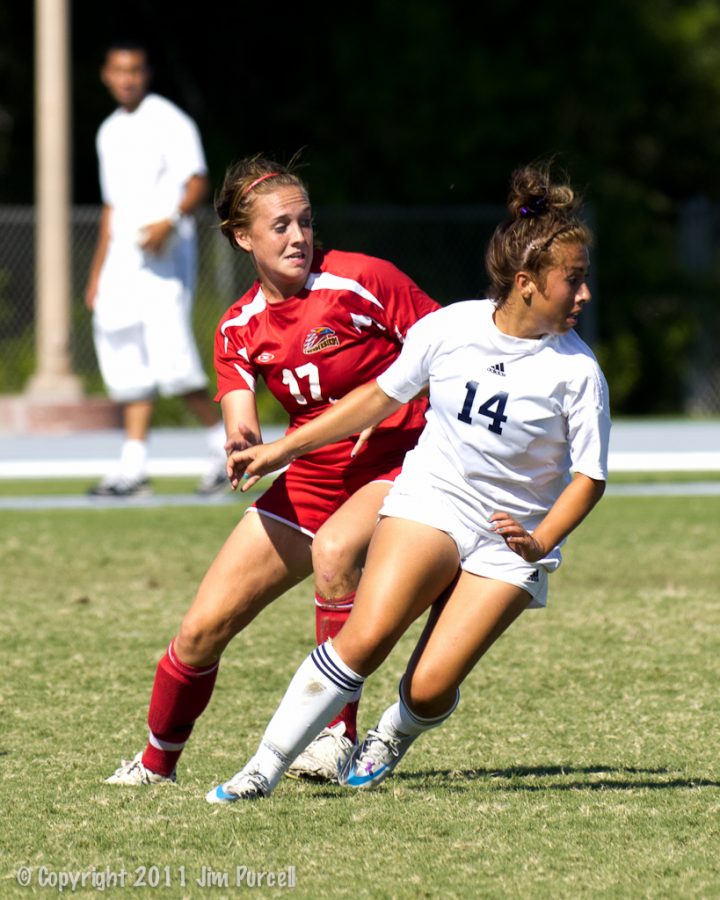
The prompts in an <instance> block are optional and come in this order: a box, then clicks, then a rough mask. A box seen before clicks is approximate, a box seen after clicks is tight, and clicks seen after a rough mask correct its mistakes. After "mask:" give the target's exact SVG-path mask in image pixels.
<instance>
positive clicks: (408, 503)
mask: <svg viewBox="0 0 720 900" xmlns="http://www.w3.org/2000/svg"><path fill="white" fill-rule="evenodd" d="M405 474H406V473H405V472H402V473H401V474H400V476H399V478H398V479H397V480H396V481H395V483H394V485H393V487H392V488H391V490H390V493H389V494H388V495H387V497H386V498H385V502H384V503H383V505H382V508H381V509H380V515H381V516H391V517H394V518H398V519H409V520H410V521H412V522H420V523H422V524H423V525H430V526H431V527H432V528H437V529H438V530H439V531H444V532H445V533H446V534H447V535H449V536H450V537H451V538H452V539H453V541H455V544H456V546H457V548H458V553H459V554H460V566H461V568H462V569H463V571H465V572H470V573H471V574H473V575H481V576H483V577H485V578H492V579H494V580H495V581H504V582H507V583H508V584H513V585H516V586H517V587H519V588H522V589H523V590H524V591H527V592H528V594H530V596H531V597H532V601H531V602H530V603H529V604H528V607H529V608H533V607H535V608H537V607H543V606H545V605H546V604H547V592H548V571H551V570H553V569H555V568H557V566H558V565H559V564H560V557H559V553H557V554H556V553H554V554H553V556H552V558H549V559H546V560H542V561H540V562H536V563H528V562H525V560H524V559H523V558H522V557H521V556H518V554H517V553H514V552H513V551H512V550H511V549H510V548H509V547H508V546H507V544H506V543H505V541H504V540H503V539H502V538H501V537H500V536H499V535H497V534H495V532H493V531H490V529H489V527H488V526H487V524H482V523H479V522H473V521H471V520H469V519H468V517H467V516H466V515H464V514H463V512H462V511H461V509H460V508H459V506H458V505H456V504H454V503H453V501H452V498H450V497H448V496H447V495H446V494H444V493H443V492H442V491H441V490H439V489H437V488H435V487H432V486H428V485H427V484H425V485H424V486H423V489H422V490H412V489H411V488H412V483H411V480H410V479H409V478H403V476H404V475H405ZM408 482H410V483H408Z"/></svg>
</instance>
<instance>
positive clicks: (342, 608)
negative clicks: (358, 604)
mask: <svg viewBox="0 0 720 900" xmlns="http://www.w3.org/2000/svg"><path fill="white" fill-rule="evenodd" d="M354 599H355V591H353V592H352V594H347V595H346V596H345V597H337V598H336V599H333V600H328V599H327V598H325V597H321V596H320V595H319V594H315V639H316V640H317V642H318V644H324V643H325V641H326V640H327V639H328V638H334V637H335V635H336V634H338V633H339V632H340V629H341V628H342V627H343V625H344V624H345V622H347V619H348V616H349V615H350V610H351V609H352V605H353V600H354ZM359 703H360V701H359V700H354V701H353V702H352V703H348V704H347V705H346V706H344V707H343V708H342V709H341V710H340V712H339V713H338V715H337V716H335V718H334V719H333V720H332V722H328V728H331V727H332V726H333V725H337V724H338V722H344V723H345V735H346V737H348V738H349V739H350V740H351V741H353V742H355V741H356V740H357V710H358V705H359Z"/></svg>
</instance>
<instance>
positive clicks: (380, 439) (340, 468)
mask: <svg viewBox="0 0 720 900" xmlns="http://www.w3.org/2000/svg"><path fill="white" fill-rule="evenodd" d="M421 431H422V428H413V429H405V430H402V431H399V430H392V431H386V432H383V433H380V432H376V433H375V434H373V435H372V437H371V438H370V440H369V441H368V444H367V445H366V446H365V448H364V449H363V450H361V452H360V453H359V454H358V455H357V456H356V457H355V458H352V457H351V456H350V452H351V451H352V448H353V447H354V446H355V442H356V440H357V439H356V438H348V439H346V440H344V441H340V442H338V443H337V444H331V445H329V446H328V447H323V448H322V449H321V450H316V451H315V452H314V453H309V454H308V455H307V456H302V457H300V458H299V459H296V460H294V461H293V462H292V463H290V466H289V467H288V468H287V469H286V471H285V472H282V473H281V474H280V475H278V477H277V478H276V479H275V481H274V482H273V483H272V485H271V487H269V488H268V489H267V491H265V493H264V494H263V495H262V497H260V498H259V499H258V500H257V501H256V502H255V503H253V505H252V506H251V507H250V509H254V510H257V512H260V513H262V514H263V515H266V516H270V517H271V518H273V519H278V520H279V521H280V522H284V523H285V524H286V525H289V526H290V527H291V528H297V529H298V530H299V531H302V532H303V533H304V534H307V535H309V536H310V537H315V533H316V532H317V530H318V529H319V528H320V526H321V525H323V524H324V523H325V521H326V520H327V519H329V518H330V516H331V515H332V514H333V513H334V512H335V511H336V510H337V509H339V508H340V507H341V506H342V504H343V503H344V502H345V501H346V500H347V499H348V497H352V495H353V494H354V493H355V492H356V491H358V490H359V489H360V488H361V487H364V486H365V485H366V484H370V482H373V481H388V482H393V481H394V480H395V478H396V477H397V475H398V474H399V473H400V469H401V467H402V462H403V459H404V457H405V454H406V453H407V451H408V450H410V449H412V447H414V446H415V444H416V443H417V441H418V438H419V437H420V433H421Z"/></svg>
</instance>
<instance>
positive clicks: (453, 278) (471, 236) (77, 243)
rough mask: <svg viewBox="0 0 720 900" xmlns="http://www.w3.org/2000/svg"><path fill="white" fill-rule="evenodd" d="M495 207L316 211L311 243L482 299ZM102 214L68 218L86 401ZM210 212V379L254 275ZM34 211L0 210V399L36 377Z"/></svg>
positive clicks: (203, 321)
mask: <svg viewBox="0 0 720 900" xmlns="http://www.w3.org/2000/svg"><path fill="white" fill-rule="evenodd" d="M500 212H501V210H498V209H497V208H494V207H473V208H471V209H462V210H453V209H448V210H443V209H436V208H427V209H423V208H420V209H408V208H382V209H377V208H352V207H349V208H342V209H339V210H338V209H332V208H328V209H326V210H322V209H320V210H316V213H315V218H316V222H317V237H318V240H319V242H320V243H322V244H323V246H326V247H333V248H338V249H345V250H355V251H359V252H364V253H369V254H372V255H376V256H381V257H384V258H386V259H390V260H392V261H393V262H394V263H395V264H396V265H398V266H399V267H400V268H402V269H404V270H405V271H406V272H407V273H408V274H409V275H410V276H411V277H412V278H414V280H415V281H417V282H418V283H419V284H420V285H421V286H422V287H423V289H424V290H426V291H427V292H428V293H429V294H431V295H432V296H434V297H436V298H437V299H438V300H439V301H440V302H441V303H442V302H449V301H450V300H453V299H458V298H465V297H472V296H479V295H480V294H482V293H483V289H484V277H483V252H484V246H485V244H486V241H487V238H488V236H489V234H490V233H491V230H492V228H493V226H494V224H495V223H496V222H497V219H498V215H499V213H500ZM99 217H100V208H99V207H94V206H93V207H87V206H79V207H75V208H74V209H73V210H72V212H71V228H72V243H71V247H72V251H71V255H72V291H71V298H72V299H71V303H72V306H71V334H70V349H71V354H72V366H73V371H74V372H75V374H77V375H78V376H79V377H80V378H81V379H82V382H83V385H84V387H85V390H86V392H87V393H88V394H90V395H92V394H102V393H103V385H102V380H101V378H100V374H99V371H98V368H97V362H96V358H95V351H94V347H93V341H92V329H91V318H90V314H89V313H88V311H87V309H86V308H85V303H84V289H85V282H86V279H87V274H88V271H89V268H90V262H91V259H92V255H93V252H94V249H95V241H96V237H97V228H98V222H99ZM216 222H217V218H216V216H215V214H214V212H213V211H212V210H211V209H210V208H209V207H208V208H204V209H202V210H201V211H200V212H199V214H198V216H197V226H198V250H199V260H198V263H199V265H198V282H197V291H196V297H195V306H194V326H195V333H196V337H197V342H198V346H199V348H200V351H201V354H202V356H203V361H204V363H205V366H206V369H207V371H208V374H209V375H210V377H211V380H214V373H213V370H212V347H213V336H214V331H215V327H216V325H217V322H218V320H219V319H220V317H221V316H222V314H223V312H224V311H225V309H226V308H227V307H228V306H229V305H230V303H232V302H233V301H234V300H235V299H236V298H237V297H239V296H240V295H241V294H242V293H244V292H245V291H246V290H247V288H248V287H249V286H250V284H251V283H252V280H253V279H254V277H255V274H254V270H253V267H252V264H251V262H250V260H249V258H248V256H247V255H246V254H244V253H241V252H236V251H233V250H232V249H231V248H230V246H229V245H228V243H227V241H226V240H225V238H224V237H222V235H221V234H220V233H219V231H218V229H217V227H216ZM34 266H35V211H34V209H33V208H32V207H0V394H15V393H20V392H22V391H23V389H24V388H25V386H26V384H27V381H28V379H29V378H30V376H31V375H32V374H33V372H34V370H35V330H34V322H35V269H34Z"/></svg>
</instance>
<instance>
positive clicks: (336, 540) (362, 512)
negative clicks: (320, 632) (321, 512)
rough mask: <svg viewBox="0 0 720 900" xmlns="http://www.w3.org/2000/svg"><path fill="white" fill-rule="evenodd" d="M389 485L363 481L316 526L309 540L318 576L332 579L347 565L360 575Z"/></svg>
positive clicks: (345, 568) (344, 569)
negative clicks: (360, 485)
mask: <svg viewBox="0 0 720 900" xmlns="http://www.w3.org/2000/svg"><path fill="white" fill-rule="evenodd" d="M391 487H392V485H391V483H390V482H387V481H373V482H370V484H366V485H365V486H364V487H361V488H360V489H359V490H358V491H356V492H355V493H354V494H353V495H352V496H351V497H349V498H348V499H347V500H346V501H345V502H344V503H343V505H342V506H341V507H340V508H339V509H338V510H337V511H336V512H334V513H333V514H332V515H331V516H330V518H329V519H328V520H327V521H326V522H325V524H324V525H323V526H322V527H321V528H319V529H318V531H317V534H316V535H315V538H314V540H313V544H312V553H313V566H314V569H315V574H316V576H317V577H318V578H320V579H323V580H325V581H332V580H334V579H336V578H338V577H340V575H341V574H342V573H344V572H346V571H347V570H349V569H354V570H356V571H357V575H358V576H359V569H360V568H361V567H362V565H363V563H364V561H365V557H366V555H367V549H368V544H369V543H370V538H371V537H372V534H373V531H374V530H375V526H376V525H377V521H378V513H379V511H380V507H381V506H382V504H383V501H384V500H385V497H386V496H387V493H388V491H389V490H390V488H391ZM353 587H354V585H353ZM350 590H352V587H351V588H350Z"/></svg>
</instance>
